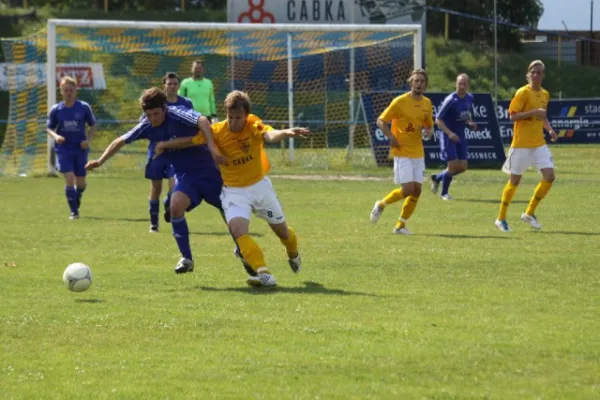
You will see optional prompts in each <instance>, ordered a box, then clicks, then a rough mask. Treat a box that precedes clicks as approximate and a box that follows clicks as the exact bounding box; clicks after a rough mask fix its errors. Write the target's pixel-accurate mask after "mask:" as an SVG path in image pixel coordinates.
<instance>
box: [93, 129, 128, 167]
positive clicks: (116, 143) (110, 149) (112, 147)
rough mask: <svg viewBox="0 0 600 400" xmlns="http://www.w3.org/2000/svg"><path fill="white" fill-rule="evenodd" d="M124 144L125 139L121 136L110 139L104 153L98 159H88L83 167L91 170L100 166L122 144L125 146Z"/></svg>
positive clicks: (119, 148)
mask: <svg viewBox="0 0 600 400" xmlns="http://www.w3.org/2000/svg"><path fill="white" fill-rule="evenodd" d="M125 144H126V143H125V139H124V138H123V136H120V137H118V138H116V139H115V140H113V141H112V143H111V144H109V145H108V147H107V148H106V149H105V150H104V153H102V155H101V156H100V158H99V159H97V160H90V161H88V163H87V164H86V165H85V169H87V170H92V169H96V168H98V167H100V166H101V165H102V164H104V163H105V162H106V161H107V160H108V159H109V158H111V157H112V156H114V155H115V154H116V153H117V152H118V151H119V150H121V148H122V147H123V146H125Z"/></svg>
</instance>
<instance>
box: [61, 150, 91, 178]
mask: <svg viewBox="0 0 600 400" xmlns="http://www.w3.org/2000/svg"><path fill="white" fill-rule="evenodd" d="M87 162H88V152H87V150H79V151H78V150H73V151H60V150H59V151H57V152H56V169H58V170H59V172H60V173H62V174H65V173H67V172H73V173H74V174H75V176H86V171H85V164H87Z"/></svg>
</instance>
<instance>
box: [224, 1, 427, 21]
mask: <svg viewBox="0 0 600 400" xmlns="http://www.w3.org/2000/svg"><path fill="white" fill-rule="evenodd" d="M425 3H426V0H396V1H389V0H369V1H364V0H228V2H227V20H228V22H235V23H240V22H250V23H270V24H274V23H278V24H351V23H356V24H421V25H423V24H424V23H425V16H426V10H425Z"/></svg>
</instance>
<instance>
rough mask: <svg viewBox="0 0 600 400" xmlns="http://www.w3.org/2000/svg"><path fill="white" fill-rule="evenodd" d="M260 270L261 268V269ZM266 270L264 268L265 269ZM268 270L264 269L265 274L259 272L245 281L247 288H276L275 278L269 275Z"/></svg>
mask: <svg viewBox="0 0 600 400" xmlns="http://www.w3.org/2000/svg"><path fill="white" fill-rule="evenodd" d="M261 269H262V268H261ZM265 269H266V268H265ZM268 271H269V270H268V269H266V271H265V272H259V273H258V275H256V276H251V277H250V278H248V279H247V280H246V282H247V283H248V285H249V286H252V287H274V286H277V281H276V280H275V277H274V276H273V275H271V274H270V273H269V272H268Z"/></svg>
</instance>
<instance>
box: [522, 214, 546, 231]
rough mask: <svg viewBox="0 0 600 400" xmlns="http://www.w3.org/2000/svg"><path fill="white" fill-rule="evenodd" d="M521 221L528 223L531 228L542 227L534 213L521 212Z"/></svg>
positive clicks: (538, 228)
mask: <svg viewBox="0 0 600 400" xmlns="http://www.w3.org/2000/svg"><path fill="white" fill-rule="evenodd" d="M521 221H523V222H526V223H528V224H529V225H531V227H532V228H533V229H537V230H540V229H542V225H541V224H540V223H539V221H538V220H537V218H536V217H535V215H529V214H525V213H523V214H521Z"/></svg>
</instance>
